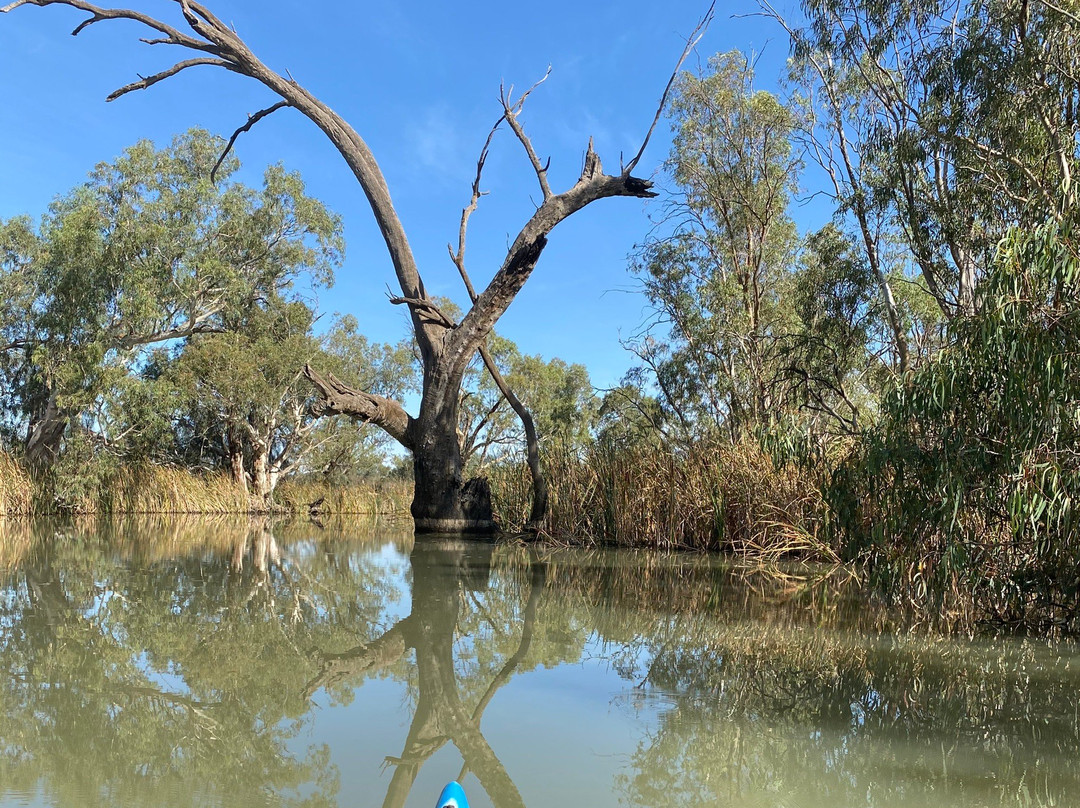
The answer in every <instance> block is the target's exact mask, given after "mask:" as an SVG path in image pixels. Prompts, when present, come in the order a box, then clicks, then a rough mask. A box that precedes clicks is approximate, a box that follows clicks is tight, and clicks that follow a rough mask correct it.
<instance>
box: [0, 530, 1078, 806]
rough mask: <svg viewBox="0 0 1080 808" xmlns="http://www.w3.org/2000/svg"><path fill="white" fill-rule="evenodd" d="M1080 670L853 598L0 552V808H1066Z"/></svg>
mask: <svg viewBox="0 0 1080 808" xmlns="http://www.w3.org/2000/svg"><path fill="white" fill-rule="evenodd" d="M1078 697H1080V653H1078V648H1077V647H1076V645H1074V644H1072V643H1068V642H1050V641H1047V640H1036V639H1025V638H1015V637H1013V638H1002V637H994V638H988V637H980V638H975V639H970V638H964V639H956V638H946V637H942V636H935V635H928V634H927V633H925V632H918V631H913V630H911V629H910V628H909V629H905V630H902V631H901V630H898V629H897V628H896V627H895V626H894V625H893V623H892V622H891V621H890V619H889V615H888V613H887V610H885V609H883V608H882V607H881V606H880V605H875V604H874V602H873V601H872V600H869V599H867V598H866V597H864V596H863V595H862V594H861V593H860V591H859V587H858V585H857V582H854V581H852V580H851V579H850V576H848V575H845V574H844V573H843V572H842V571H837V570H832V571H828V570H822V569H816V568H815V569H801V568H794V569H790V570H786V571H784V572H783V573H780V572H775V571H774V572H770V573H768V574H766V573H761V572H753V571H746V570H740V569H739V568H737V567H733V566H731V565H730V564H727V563H725V562H723V561H722V560H720V559H717V558H710V557H705V556H699V555H656V554H652V553H646V552H627V551H615V550H568V549H543V550H536V549H530V548H527V547H525V546H521V545H515V544H509V543H508V544H496V545H492V544H489V543H485V542H477V541H472V542H466V541H460V540H455V539H445V538H444V539H439V538H422V539H416V540H415V541H414V540H413V538H412V537H411V535H410V533H409V532H408V530H407V529H406V528H405V527H404V526H395V525H393V524H375V523H349V522H344V523H337V524H333V525H324V526H319V525H315V524H312V523H297V524H281V523H276V524H275V523H271V522H266V521H257V522H248V521H243V522H240V521H235V520H232V521H216V522H215V521H191V520H172V521H169V520H153V519H143V520H131V521H126V522H118V523H107V524H105V523H94V522H88V523H85V524H80V523H76V524H66V525H60V524H47V523H43V524H38V525H35V526H33V527H32V528H31V527H30V526H28V525H26V524H24V523H14V522H7V523H0V806H147V807H149V806H155V807H169V806H196V805H198V806H230V807H233V806H235V807H236V808H246V807H247V806H281V805H290V806H291V805H296V806H311V807H312V808H317V807H318V806H361V807H362V806H379V805H385V806H421V807H422V808H431V806H432V805H433V803H434V801H435V797H436V795H437V793H438V791H439V789H440V788H441V786H442V785H443V783H445V782H446V781H448V780H450V779H453V778H461V781H462V783H463V785H464V786H465V789H466V791H467V793H468V794H469V798H470V800H471V801H472V804H473V805H474V806H481V807H482V806H489V805H496V806H500V808H514V806H529V807H530V808H544V807H545V806H558V808H576V806H590V807H592V806H599V807H602V806H608V805H611V806H614V805H627V806H656V808H667V807H670V808H674V807H675V806H680V807H681V806H687V808H689V806H785V807H786V806H792V807H794V806H800V807H805V808H818V807H819V806H820V807H822V808H824V806H829V808H836V806H856V805H858V806H912V808H914V806H919V808H923V807H924V806H1067V805H1080V720H1078V706H1077V704H1078Z"/></svg>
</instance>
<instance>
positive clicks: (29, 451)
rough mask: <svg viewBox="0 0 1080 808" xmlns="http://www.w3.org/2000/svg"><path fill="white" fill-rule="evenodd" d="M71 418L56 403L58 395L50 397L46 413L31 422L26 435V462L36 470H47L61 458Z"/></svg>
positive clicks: (54, 394)
mask: <svg viewBox="0 0 1080 808" xmlns="http://www.w3.org/2000/svg"><path fill="white" fill-rule="evenodd" d="M68 420H69V416H68V414H67V413H66V412H62V411H61V410H60V408H59V406H57V403H56V393H55V392H54V393H51V394H50V395H49V400H48V402H47V403H46V405H45V411H44V412H42V413H40V414H39V415H38V416H37V417H35V418H32V419H31V421H30V428H29V430H28V431H27V435H26V447H25V455H26V462H27V463H28V464H29V465H30V466H32V467H33V468H36V469H47V468H49V467H51V466H52V464H53V463H55V462H56V459H57V458H58V457H59V456H60V447H61V444H62V443H63V441H64V432H65V431H66V430H67V425H68Z"/></svg>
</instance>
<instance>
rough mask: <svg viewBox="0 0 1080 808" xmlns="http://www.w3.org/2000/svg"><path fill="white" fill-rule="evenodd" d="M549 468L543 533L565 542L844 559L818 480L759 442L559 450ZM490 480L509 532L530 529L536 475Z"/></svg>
mask: <svg viewBox="0 0 1080 808" xmlns="http://www.w3.org/2000/svg"><path fill="white" fill-rule="evenodd" d="M544 461H545V466H544V468H545V472H546V475H547V478H548V484H549V486H550V494H549V496H550V507H549V514H548V518H547V520H546V522H545V524H544V532H546V533H547V534H549V535H550V536H552V537H553V538H556V539H560V540H567V541H572V542H574V543H582V542H585V543H589V542H597V543H610V544H616V545H621V546H631V547H652V548H663V549H673V548H691V549H710V550H723V551H726V552H730V553H734V554H735V555H737V556H740V557H743V558H754V559H759V560H779V559H783V558H805V559H817V560H828V561H835V560H836V558H837V552H836V548H835V547H833V546H832V544H831V543H830V542H829V541H828V540H827V539H826V536H827V534H828V530H827V513H828V511H827V507H826V504H825V502H824V500H823V499H822V496H821V491H820V485H819V480H818V479H817V478H816V476H813V475H811V474H810V473H809V472H807V471H805V470H803V469H800V468H798V467H796V466H795V465H794V464H788V465H783V466H780V465H777V464H776V463H774V461H773V460H772V458H771V457H770V456H769V455H768V454H767V453H766V452H765V451H764V450H762V449H761V448H760V447H759V446H758V445H756V444H754V443H751V442H744V443H739V444H734V445H722V444H718V445H700V446H694V447H691V448H690V449H688V450H685V451H671V450H666V449H655V448H618V447H611V446H605V445H602V444H596V445H592V446H588V447H585V448H569V447H553V448H551V449H549V450H548V451H547V452H546V454H545V457H544ZM490 481H491V487H492V492H493V496H494V499H495V507H496V513H497V515H498V517H499V518H500V520H501V522H502V525H503V527H504V529H507V530H520V529H522V526H523V525H524V523H525V521H526V519H527V517H528V511H529V505H530V496H531V488H530V478H529V476H528V470H527V469H526V468H525V467H524V466H523V465H518V464H505V465H500V466H498V467H496V468H494V469H492V471H491V472H490Z"/></svg>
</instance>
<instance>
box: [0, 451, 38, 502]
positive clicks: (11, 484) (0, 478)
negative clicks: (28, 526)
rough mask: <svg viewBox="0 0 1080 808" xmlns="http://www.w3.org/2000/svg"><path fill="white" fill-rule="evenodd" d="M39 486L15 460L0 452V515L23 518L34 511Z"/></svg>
mask: <svg viewBox="0 0 1080 808" xmlns="http://www.w3.org/2000/svg"><path fill="white" fill-rule="evenodd" d="M38 497H39V486H38V485H37V483H36V482H35V481H34V479H33V478H32V477H31V476H30V474H29V473H28V472H27V471H26V469H25V468H23V466H22V464H21V463H19V462H18V461H17V460H15V458H13V457H11V456H10V455H9V454H7V453H6V452H0V513H4V514H8V515H12V516H24V515H28V514H30V513H33V511H34V505H35V502H36V501H37V500H38Z"/></svg>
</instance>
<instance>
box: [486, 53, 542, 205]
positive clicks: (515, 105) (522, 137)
mask: <svg viewBox="0 0 1080 808" xmlns="http://www.w3.org/2000/svg"><path fill="white" fill-rule="evenodd" d="M550 75H551V65H548V69H547V71H546V72H545V73H544V75H543V76H542V77H541V78H540V79H539V80H538V81H537V82H536V83H535V84H533V86H532V87H530V88H529V89H527V90H526V91H525V92H523V93H522V94H521V97H520V98H518V100H517V101H515V100H514V99H513V93H514V87H513V85H511V86H510V89H509V90H507V89H506V88H504V87H500V88H499V102H500V103H501V104H502V107H503V118H504V119H505V120H506V122H507V123H508V124H510V128H511V129H512V130H513V132H514V134H515V135H516V136H517V139H518V140H519V141H521V145H522V146H523V147H524V148H525V153H526V154H527V155H528V156H529V162H530V163H532V167H533V171H535V172H536V179H537V180H538V181H539V182H540V190H541V191H542V192H543V194H544V200H545V201H546V200H548V199H550V198H551V196H552V194H551V185H550V184H549V183H548V178H547V170H548V165H547V164H546V163H541V162H540V157H539V156H538V155H537V154H536V149H534V148H533V145H532V141H531V140H529V136H528V135H526V134H525V130H524V128H522V126H521V121H519V120H518V117H517V116H518V115H520V114H521V110H522V108H523V107H524V106H525V99H527V98H528V97H529V95H530V94H531V93H532V91H533V90H535V89H536V88H537V87H539V86H540V85H541V84H543V83H544V82H545V81H547V78H548V76H550ZM488 139H489V140H490V137H489V138H488ZM549 162H550V161H549Z"/></svg>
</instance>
